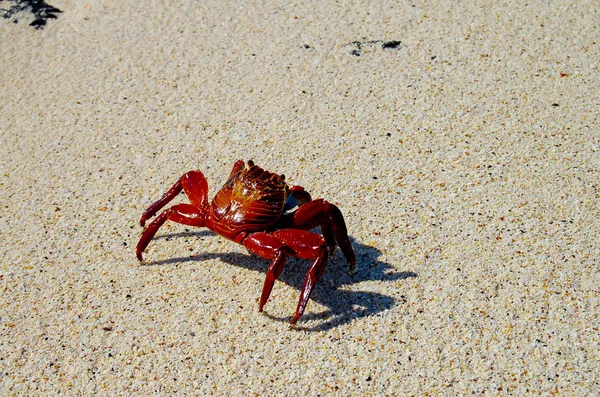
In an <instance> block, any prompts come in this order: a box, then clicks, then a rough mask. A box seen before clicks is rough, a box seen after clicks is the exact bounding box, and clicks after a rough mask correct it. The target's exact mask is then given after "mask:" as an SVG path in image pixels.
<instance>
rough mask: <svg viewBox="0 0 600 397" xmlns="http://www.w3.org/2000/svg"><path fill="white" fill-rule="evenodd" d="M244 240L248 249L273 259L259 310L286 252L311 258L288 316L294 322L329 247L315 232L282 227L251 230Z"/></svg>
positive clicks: (317, 275) (311, 288)
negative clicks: (298, 297)
mask: <svg viewBox="0 0 600 397" xmlns="http://www.w3.org/2000/svg"><path fill="white" fill-rule="evenodd" d="M243 244H244V246H245V247H246V248H248V250H249V251H250V252H252V253H254V254H256V255H259V256H262V257H263V258H267V259H272V262H271V264H270V265H269V269H268V270H267V275H266V278H265V284H264V286H263V291H262V294H261V297H260V302H259V311H262V310H263V307H264V305H265V303H267V300H268V299H269V296H270V294H271V291H272V289H273V284H274V283H275V280H276V279H277V278H278V277H279V275H280V274H281V272H282V270H283V267H284V265H285V258H286V256H287V255H292V256H296V257H299V258H304V259H314V262H313V264H312V265H311V266H310V268H309V269H308V274H307V275H306V279H305V280H304V285H303V286H302V291H301V293H300V299H299V300H298V306H297V308H296V313H295V315H294V317H292V319H291V320H290V323H292V324H295V323H296V322H297V321H298V319H299V318H300V317H301V316H302V314H303V313H304V309H306V304H307V303H308V299H309V298H310V294H311V293H312V290H313V288H314V286H315V285H316V284H317V282H318V281H319V279H320V278H321V275H322V274H323V271H324V270H325V266H326V265H327V258H328V251H327V245H326V244H325V241H324V240H323V238H322V237H321V236H319V235H318V234H315V233H311V232H307V231H304V230H297V229H282V230H277V231H274V232H272V233H265V232H258V233H252V234H250V235H248V236H247V237H246V238H245V239H244V240H243Z"/></svg>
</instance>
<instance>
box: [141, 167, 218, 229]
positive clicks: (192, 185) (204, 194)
mask: <svg viewBox="0 0 600 397" xmlns="http://www.w3.org/2000/svg"><path fill="white" fill-rule="evenodd" d="M182 190H183V191H184V192H185V194H186V196H187V197H188V198H189V199H190V202H191V203H192V204H193V205H195V206H197V207H200V208H202V209H204V208H206V206H207V205H208V183H207V182H206V178H205V177H204V174H202V172H200V171H189V172H186V173H185V174H183V176H182V177H181V178H179V180H178V181H177V182H175V184H174V185H173V186H172V187H171V188H170V189H169V190H167V192H166V193H165V194H163V196H162V197H161V198H160V199H159V200H158V201H156V202H155V203H153V204H152V205H150V206H149V207H148V208H147V209H146V211H144V213H143V214H142V218H141V219H140V225H142V226H144V225H145V224H146V221H147V220H148V219H150V218H152V217H153V216H154V215H155V214H156V213H157V212H158V211H160V209H161V208H163V207H164V206H165V205H167V204H168V203H169V202H170V201H171V200H173V199H174V198H175V197H176V196H177V195H178V194H179V193H181V191H182Z"/></svg>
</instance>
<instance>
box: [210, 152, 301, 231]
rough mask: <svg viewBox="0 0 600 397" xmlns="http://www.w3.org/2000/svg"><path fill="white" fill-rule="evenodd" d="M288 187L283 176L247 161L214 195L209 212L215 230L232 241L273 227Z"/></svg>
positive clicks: (282, 208) (281, 211)
mask: <svg viewBox="0 0 600 397" xmlns="http://www.w3.org/2000/svg"><path fill="white" fill-rule="evenodd" d="M289 193H290V189H289V187H288V185H287V184H286V183H285V176H284V175H277V174H273V173H271V172H269V171H266V170H264V169H262V168H261V167H259V166H257V165H254V163H253V162H252V161H249V162H248V164H247V165H246V166H245V167H240V169H239V170H237V171H236V170H234V171H233V172H232V174H231V175H230V177H229V180H228V181H227V182H226V183H225V185H224V186H223V187H222V188H221V190H219V192H218V193H217V194H216V195H215V197H214V199H213V201H212V204H211V206H210V211H209V219H210V221H209V222H210V223H211V224H212V227H214V229H213V230H214V231H215V232H217V233H219V234H221V235H223V236H225V237H228V238H230V239H232V240H234V241H238V240H241V239H242V238H243V237H244V236H245V235H246V234H247V233H250V232H256V231H263V230H267V229H269V228H270V227H272V226H273V225H274V224H275V223H276V222H277V221H278V220H279V218H280V217H281V215H282V214H283V212H284V207H285V205H286V200H287V199H288V196H289V197H291V196H290V195H289Z"/></svg>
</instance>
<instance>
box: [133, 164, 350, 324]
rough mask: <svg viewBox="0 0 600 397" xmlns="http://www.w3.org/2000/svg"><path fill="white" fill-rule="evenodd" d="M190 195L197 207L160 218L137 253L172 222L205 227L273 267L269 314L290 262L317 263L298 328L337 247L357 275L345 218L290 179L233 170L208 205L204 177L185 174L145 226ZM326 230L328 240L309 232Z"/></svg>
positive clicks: (245, 168)
mask: <svg viewBox="0 0 600 397" xmlns="http://www.w3.org/2000/svg"><path fill="white" fill-rule="evenodd" d="M182 190H183V191H184V192H185V194H186V195H187V197H188V198H189V200H190V202H191V204H176V205H174V206H172V207H170V208H167V209H166V210H164V211H163V212H161V213H160V215H158V216H157V217H156V218H155V219H154V221H152V223H150V224H149V225H148V228H147V229H146V230H145V231H144V233H143V234H142V237H141V238H140V241H139V242H138V245H137V248H136V253H137V257H138V259H139V260H140V261H141V260H142V252H144V249H146V247H147V246H148V243H149V242H150V240H152V237H154V235H155V234H156V232H157V230H158V229H159V228H160V227H161V226H162V224H163V223H165V221H166V220H167V219H169V220H171V221H174V222H177V223H182V224H184V225H189V226H200V227H201V226H205V227H207V228H209V229H210V230H212V231H214V232H215V233H218V234H220V235H221V236H223V237H225V238H228V239H229V240H233V241H235V242H237V243H240V244H243V245H244V246H245V247H246V248H247V249H248V250H249V251H250V252H252V253H254V254H256V255H259V256H261V257H263V258H266V259H271V260H272V262H271V264H270V265H269V268H268V270H267V276H266V279H265V283H264V286H263V290H262V295H261V297H260V302H259V306H258V307H259V311H262V310H263V307H264V305H265V303H267V300H268V299H269V295H270V294H271V290H272V289H273V283H274V282H275V280H276V279H277V278H278V277H279V275H280V274H281V271H282V270H283V267H284V265H285V259H286V257H287V256H296V257H299V258H304V259H314V262H313V264H312V265H311V266H310V268H309V269H308V274H307V275H306V279H305V281H304V286H303V287H302V292H301V293H300V300H299V301H298V307H297V308H296V314H295V315H294V317H292V319H291V320H290V323H292V324H295V323H296V321H298V319H299V318H300V316H302V313H304V309H305V308H306V304H307V302H308V298H309V297H310V293H311V292H312V289H313V287H314V286H315V285H316V284H317V282H318V281H319V278H320V277H321V275H322V274H323V271H324V270H325V265H326V264H327V259H328V256H329V255H330V254H332V253H333V252H334V250H335V247H336V244H337V245H339V246H340V248H341V250H342V253H343V254H344V256H345V257H346V260H347V261H348V265H349V268H350V273H351V274H352V273H354V272H355V271H356V258H355V256H354V251H353V250H352V246H351V245H350V240H349V239H348V232H347V231H346V224H345V222H344V217H343V216H342V213H341V212H340V210H339V209H338V207H336V206H335V205H334V204H331V203H329V202H327V201H326V200H324V199H316V200H312V199H311V197H310V194H309V193H308V192H306V191H305V190H304V188H303V187H301V186H292V187H288V185H287V184H286V183H285V176H284V175H277V174H273V173H271V172H269V171H266V170H263V169H262V168H260V167H259V166H257V165H254V163H253V162H252V161H248V164H247V165H244V162H243V161H242V160H238V161H236V162H235V164H234V165H233V169H232V170H231V174H230V175H229V179H228V180H227V183H225V186H223V187H222V188H221V190H219V191H218V192H217V194H216V196H215V197H214V199H213V201H212V203H210V202H209V201H208V183H207V182H206V179H205V178H204V175H203V174H202V172H200V171H189V172H187V173H185V174H184V175H183V176H182V177H181V178H179V180H178V181H177V183H175V185H173V187H171V188H170V189H169V190H168V191H167V192H166V193H165V194H164V195H163V196H162V197H161V198H160V200H158V201H157V202H155V203H154V204H152V205H151V206H150V207H148V208H147V209H146V211H144V213H143V214H142V218H141V219H140V225H142V226H144V225H145V223H146V220H148V219H149V218H151V217H152V216H154V215H155V214H156V213H157V212H158V211H159V210H160V209H161V208H163V207H164V206H165V205H166V204H167V203H168V202H169V201H171V200H172V199H173V198H174V197H175V196H177V195H178V194H179V193H180V192H181V191H182ZM316 226H320V227H321V232H322V233H323V236H320V235H318V234H316V233H312V232H309V231H308V230H310V229H312V228H314V227H316Z"/></svg>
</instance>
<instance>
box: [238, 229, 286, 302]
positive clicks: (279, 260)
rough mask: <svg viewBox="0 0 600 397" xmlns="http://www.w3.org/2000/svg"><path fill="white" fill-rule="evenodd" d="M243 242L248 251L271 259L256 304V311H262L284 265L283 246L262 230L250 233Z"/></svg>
mask: <svg viewBox="0 0 600 397" xmlns="http://www.w3.org/2000/svg"><path fill="white" fill-rule="evenodd" d="M243 244H244V246H245V247H246V248H247V249H248V251H250V252H252V253H253V254H256V255H258V256H261V257H263V258H265V259H272V260H273V261H272V262H271V264H270V265H269V269H268V270H267V275H266V277H265V283H264V285H263V290H262V294H261V295H260V302H259V304H258V311H259V312H262V311H263V307H264V306H265V303H267V301H268V300H269V296H270V295H271V291H272V290H273V284H274V283H275V280H277V279H278V278H279V275H280V274H281V272H282V271H283V268H284V266H285V257H286V255H285V248H284V246H283V243H282V242H281V241H279V240H278V239H277V238H276V237H273V236H271V235H270V234H267V233H264V232H259V233H252V234H251V235H249V236H247V237H246V238H245V239H244V241H243Z"/></svg>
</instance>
